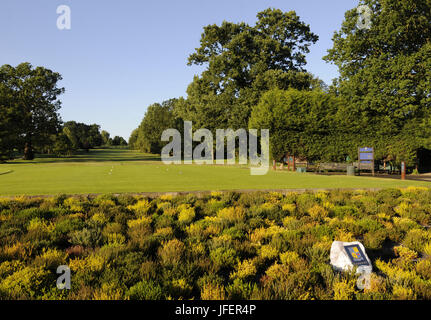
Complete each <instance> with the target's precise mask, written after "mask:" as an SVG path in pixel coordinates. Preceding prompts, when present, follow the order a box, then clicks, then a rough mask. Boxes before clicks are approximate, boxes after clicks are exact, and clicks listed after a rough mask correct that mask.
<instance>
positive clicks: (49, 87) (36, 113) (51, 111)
mask: <svg viewBox="0 0 431 320" xmlns="http://www.w3.org/2000/svg"><path fill="white" fill-rule="evenodd" d="M61 79H62V77H61V75H60V74H59V73H57V72H53V71H51V70H49V69H46V68H44V67H36V68H33V67H32V65H31V64H30V63H21V64H20V65H18V66H17V67H15V68H14V67H12V66H10V65H4V66H2V67H1V68H0V82H1V94H2V95H3V94H6V98H5V97H2V98H1V99H2V101H1V103H2V104H3V106H2V109H3V111H2V112H5V113H7V114H8V117H14V116H13V115H11V113H10V112H9V111H4V110H14V111H15V112H12V114H14V115H18V118H17V117H15V118H14V125H13V127H14V128H13V129H12V131H10V132H12V133H14V134H15V133H18V138H19V140H21V141H23V143H24V159H26V160H31V159H33V158H34V147H43V146H44V145H46V144H48V143H50V141H51V140H50V135H52V134H55V133H57V132H58V130H59V128H60V123H61V119H60V116H59V114H58V113H57V111H58V110H59V109H60V107H61V102H60V101H59V100H58V96H59V95H60V94H62V93H63V92H64V88H60V87H58V81H60V80H61ZM1 138H2V139H3V135H2V137H1ZM6 139H7V137H6ZM7 140H9V139H7Z"/></svg>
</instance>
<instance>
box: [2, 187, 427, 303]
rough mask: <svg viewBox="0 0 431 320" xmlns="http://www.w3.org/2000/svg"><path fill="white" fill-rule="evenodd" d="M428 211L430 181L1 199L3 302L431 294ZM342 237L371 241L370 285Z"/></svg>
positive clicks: (368, 247)
mask: <svg viewBox="0 0 431 320" xmlns="http://www.w3.org/2000/svg"><path fill="white" fill-rule="evenodd" d="M430 208H431V189H426V188H408V189H402V190H383V191H378V192H369V191H331V192H319V193H304V194H296V193H288V194H284V195H283V194H279V193H263V192H259V193H251V194H248V193H245V194H236V193H232V192H230V193H211V194H209V195H205V196H202V197H200V198H198V197H196V196H194V195H185V196H176V197H173V196H161V197H156V198H145V197H142V196H124V195H123V196H119V197H114V196H110V195H106V196H98V197H96V198H94V199H93V198H90V197H83V196H81V197H67V196H58V197H55V198H26V197H20V198H13V199H0V299H104V300H105V299H320V300H326V299H357V300H363V299H385V300H386V299H431V231H430V225H431V209H430ZM334 240H340V241H354V240H358V241H361V242H362V243H364V245H365V247H366V250H367V253H368V255H369V257H370V259H371V260H372V262H373V267H374V268H373V270H374V273H373V275H372V277H371V283H370V287H369V288H368V289H365V290H359V289H358V288H357V286H356V280H357V276H355V275H353V274H345V273H337V272H335V271H334V270H333V269H332V268H331V266H330V264H329V251H330V247H331V244H332V241H334ZM59 265H68V266H69V267H70V269H71V289H70V290H59V289H57V287H56V279H57V277H58V275H57V274H56V269H57V267H58V266H59Z"/></svg>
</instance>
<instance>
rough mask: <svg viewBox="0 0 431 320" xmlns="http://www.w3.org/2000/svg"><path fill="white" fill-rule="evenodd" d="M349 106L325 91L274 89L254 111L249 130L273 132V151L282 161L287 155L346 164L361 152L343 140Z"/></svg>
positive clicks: (273, 155) (271, 137)
mask: <svg viewBox="0 0 431 320" xmlns="http://www.w3.org/2000/svg"><path fill="white" fill-rule="evenodd" d="M345 108H346V103H345V101H343V100H342V99H340V98H338V97H335V96H333V95H330V94H327V93H325V92H322V91H317V90H314V91H299V90H295V89H290V90H288V91H283V90H278V89H275V90H270V91H268V92H267V93H265V94H264V95H263V96H262V98H261V100H260V102H259V104H258V105H257V106H256V107H255V108H253V112H252V114H251V117H250V122H249V127H250V128H255V129H269V130H270V132H271V136H270V151H271V155H272V157H273V159H276V160H280V159H282V158H283V157H284V155H285V154H286V153H287V154H289V155H295V156H297V157H301V158H303V159H308V160H309V161H341V162H343V161H345V159H346V157H347V156H350V157H351V158H354V156H355V153H356V152H357V149H356V147H355V146H356V145H354V144H352V141H350V140H346V139H343V137H344V133H345V132H344V129H345V127H346V123H345V119H344V117H343V115H344V113H345V112H346V110H345Z"/></svg>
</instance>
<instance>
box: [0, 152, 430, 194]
mask: <svg viewBox="0 0 431 320" xmlns="http://www.w3.org/2000/svg"><path fill="white" fill-rule="evenodd" d="M407 186H430V187H431V183H429V182H421V181H401V180H393V179H379V178H371V177H348V176H318V175H314V174H311V173H306V174H300V173H292V172H286V171H283V172H282V171H276V172H274V171H270V172H269V173H268V174H267V175H265V176H251V175H250V170H249V169H248V168H246V167H241V166H210V165H202V166H201V165H164V164H163V163H162V162H161V161H159V158H158V156H154V155H149V154H141V153H136V152H133V151H129V150H121V149H109V150H91V151H90V152H89V153H85V152H83V153H79V154H77V155H75V156H73V157H70V158H49V157H41V158H37V159H35V160H34V161H23V160H15V161H11V162H8V163H5V164H0V195H2V196H13V195H47V194H59V193H67V194H79V193H81V194H85V193H122V192H131V193H138V192H170V191H172V192H174V191H216V190H241V189H255V190H258V189H314V188H389V187H407Z"/></svg>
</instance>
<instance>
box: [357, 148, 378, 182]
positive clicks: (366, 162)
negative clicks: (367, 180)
mask: <svg viewBox="0 0 431 320" xmlns="http://www.w3.org/2000/svg"><path fill="white" fill-rule="evenodd" d="M361 170H371V172H372V173H373V176H374V148H369V147H365V148H359V149H358V171H359V174H361Z"/></svg>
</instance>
